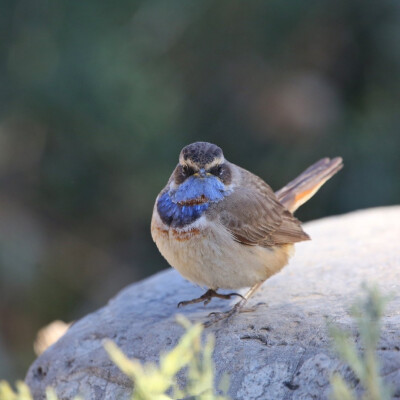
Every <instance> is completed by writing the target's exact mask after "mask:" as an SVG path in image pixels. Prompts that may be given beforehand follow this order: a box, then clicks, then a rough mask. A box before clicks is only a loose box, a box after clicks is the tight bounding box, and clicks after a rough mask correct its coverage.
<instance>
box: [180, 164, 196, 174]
mask: <svg viewBox="0 0 400 400" xmlns="http://www.w3.org/2000/svg"><path fill="white" fill-rule="evenodd" d="M182 172H183V175H185V176H190V175H193V174H194V170H193V168H190V167H189V166H187V165H184V166H183V167H182Z"/></svg>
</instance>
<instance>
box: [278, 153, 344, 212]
mask: <svg viewBox="0 0 400 400" xmlns="http://www.w3.org/2000/svg"><path fill="white" fill-rule="evenodd" d="M342 168H343V160H342V158H341V157H336V158H333V159H332V160H331V159H330V158H323V159H322V160H319V161H317V162H316V163H315V164H313V165H311V167H308V168H307V169H306V170H305V171H304V172H302V173H301V174H300V175H299V176H298V177H297V178H296V179H294V180H293V181H291V182H289V183H288V184H287V185H286V186H284V187H283V188H282V189H280V190H278V191H277V192H275V194H276V196H277V197H278V200H279V201H280V202H281V203H282V204H283V205H284V206H285V207H286V208H287V209H288V210H289V211H290V212H292V213H293V212H294V211H296V210H297V209H298V208H299V207H300V206H301V205H302V204H304V203H305V202H306V201H307V200H308V199H310V198H311V197H312V196H313V195H314V194H315V193H316V192H317V191H318V189H319V188H320V187H321V186H322V185H323V184H324V183H325V182H326V181H327V180H328V179H330V178H331V177H332V176H333V175H335V174H336V172H338V171H339V170H340V169H342Z"/></svg>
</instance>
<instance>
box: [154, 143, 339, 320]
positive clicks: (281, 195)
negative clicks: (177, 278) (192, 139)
mask: <svg viewBox="0 0 400 400" xmlns="http://www.w3.org/2000/svg"><path fill="white" fill-rule="evenodd" d="M342 166H343V164H342V159H341V158H340V157H337V158H334V159H332V160H331V159H329V158H323V159H322V160H320V161H318V162H316V163H315V164H313V165H312V166H311V167H309V168H308V169H306V170H305V171H304V172H303V173H302V174H300V175H299V176H298V177H297V178H296V179H294V180H293V181H291V182H290V183H288V184H287V185H286V186H284V187H283V188H282V189H280V190H278V191H277V192H275V193H274V192H273V190H272V189H271V188H270V186H268V185H267V184H266V183H265V182H264V181H263V180H262V179H261V178H259V177H258V176H256V175H254V174H252V173H251V172H249V171H247V170H245V169H243V168H241V167H239V166H237V165H235V164H233V163H231V162H229V161H228V160H226V159H225V158H224V155H223V152H222V150H221V149H220V148H219V147H218V146H216V145H215V144H211V143H206V142H196V143H192V144H190V145H188V146H186V147H184V148H183V149H182V151H181V153H180V155H179V163H178V165H177V166H176V168H175V169H174V171H173V172H172V175H171V177H170V178H169V180H168V183H167V185H166V186H165V188H164V189H163V190H162V191H161V192H160V194H159V195H158V197H157V199H156V202H155V205H154V210H153V217H152V221H151V234H152V237H153V240H154V241H155V242H156V244H157V247H158V249H159V250H160V252H161V254H162V255H163V256H164V257H165V258H166V260H167V261H168V262H169V264H170V265H171V266H172V267H174V268H176V269H177V270H178V271H179V272H180V273H181V275H182V276H183V277H185V278H186V279H188V280H189V281H191V282H193V283H196V284H198V285H200V286H202V287H207V288H208V290H207V291H206V292H205V293H204V294H203V295H202V296H200V297H199V298H196V299H193V300H189V301H182V302H180V303H179V304H178V306H184V305H188V304H192V303H198V302H204V304H207V303H209V302H210V300H211V299H212V298H213V297H218V298H222V299H230V298H231V297H232V296H239V297H241V300H240V301H239V302H238V303H237V304H236V305H235V306H234V307H233V308H232V309H231V310H230V311H228V312H225V313H222V312H221V313H212V314H210V315H212V317H213V318H212V321H211V322H209V323H208V324H211V323H213V322H216V321H219V320H221V319H223V318H226V317H229V316H231V315H233V314H234V313H235V312H237V311H239V310H241V309H242V307H243V305H244V304H245V303H246V301H247V300H248V299H249V297H250V296H251V295H252V294H254V292H255V291H256V290H257V289H258V288H259V287H260V286H261V285H262V284H263V282H264V281H265V280H266V279H268V278H269V277H270V276H272V275H274V274H276V273H277V272H278V271H280V270H281V269H282V268H283V267H284V266H285V265H286V264H287V263H288V260H289V257H290V256H291V255H292V253H293V249H294V243H296V242H301V241H303V240H309V239H310V237H309V236H308V235H307V233H305V232H304V231H303V229H302V228H301V223H300V221H299V220H298V219H297V218H295V217H294V216H293V214H292V213H293V212H294V211H295V210H296V209H297V208H298V207H299V206H301V205H302V204H303V203H305V202H306V201H307V200H308V199H310V198H311V197H312V196H313V195H314V194H315V192H316V191H317V190H318V189H319V188H320V187H321V186H322V185H323V184H324V183H325V182H326V181H327V180H328V179H329V178H331V177H332V176H333V175H334V174H335V173H336V172H338V171H339V170H340V169H341V168H342ZM244 287H250V289H249V291H248V292H247V293H246V294H245V295H244V296H242V295H240V294H238V293H229V294H221V293H218V292H217V290H218V289H233V290H235V289H240V288H244Z"/></svg>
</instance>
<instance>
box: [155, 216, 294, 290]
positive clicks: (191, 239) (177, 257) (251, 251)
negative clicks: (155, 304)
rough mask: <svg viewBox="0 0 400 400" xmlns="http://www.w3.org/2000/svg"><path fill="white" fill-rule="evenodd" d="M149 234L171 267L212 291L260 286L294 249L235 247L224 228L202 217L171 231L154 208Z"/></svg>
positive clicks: (278, 268)
mask: <svg viewBox="0 0 400 400" xmlns="http://www.w3.org/2000/svg"><path fill="white" fill-rule="evenodd" d="M151 234H152V237H153V240H154V241H155V242H156V244H157V247H158V249H159V250H160V252H161V254H162V255H163V256H164V257H165V259H166V260H167V261H168V262H169V264H170V265H171V266H172V267H174V268H175V269H177V270H178V271H179V272H180V273H181V275H183V276H184V277H185V278H186V279H188V280H190V281H192V282H194V283H197V284H198V285H200V286H207V287H209V288H211V289H217V288H222V289H239V288H243V287H249V286H253V285H255V284H256V283H258V282H262V281H264V280H265V279H267V278H269V277H270V276H271V275H273V274H275V273H276V272H278V271H279V270H281V269H282V268H283V267H284V266H285V265H286V264H287V262H288V259H289V257H290V255H291V253H292V251H293V245H283V246H275V247H271V248H265V247H260V246H247V245H243V244H241V243H238V242H236V241H235V240H234V239H233V237H232V235H231V234H230V233H229V232H228V231H227V230H226V228H225V227H224V226H222V225H221V224H219V223H218V222H215V221H209V220H207V218H206V216H205V215H203V216H202V217H200V218H199V219H198V220H196V221H195V222H194V223H192V224H190V225H187V226H185V227H183V228H179V229H178V228H170V227H168V226H167V225H165V224H164V223H163V222H162V221H161V219H160V217H159V215H158V213H157V210H156V208H155V209H154V211H153V218H152V222H151Z"/></svg>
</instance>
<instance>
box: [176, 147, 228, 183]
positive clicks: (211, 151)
mask: <svg viewBox="0 0 400 400" xmlns="http://www.w3.org/2000/svg"><path fill="white" fill-rule="evenodd" d="M192 175H194V176H197V177H199V178H205V177H207V176H210V175H213V176H216V177H217V178H219V179H220V180H221V181H222V182H223V183H224V184H225V185H229V184H230V182H231V170H230V167H229V165H228V163H226V162H225V158H224V154H223V152H222V149H221V148H220V147H218V146H217V145H215V144H212V143H208V142H195V143H192V144H189V145H187V146H185V147H184V148H183V149H182V150H181V152H180V155H179V164H178V166H177V167H176V169H175V173H174V180H175V183H176V184H180V183H182V182H184V181H185V180H186V179H187V178H188V177H189V176H192Z"/></svg>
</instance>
